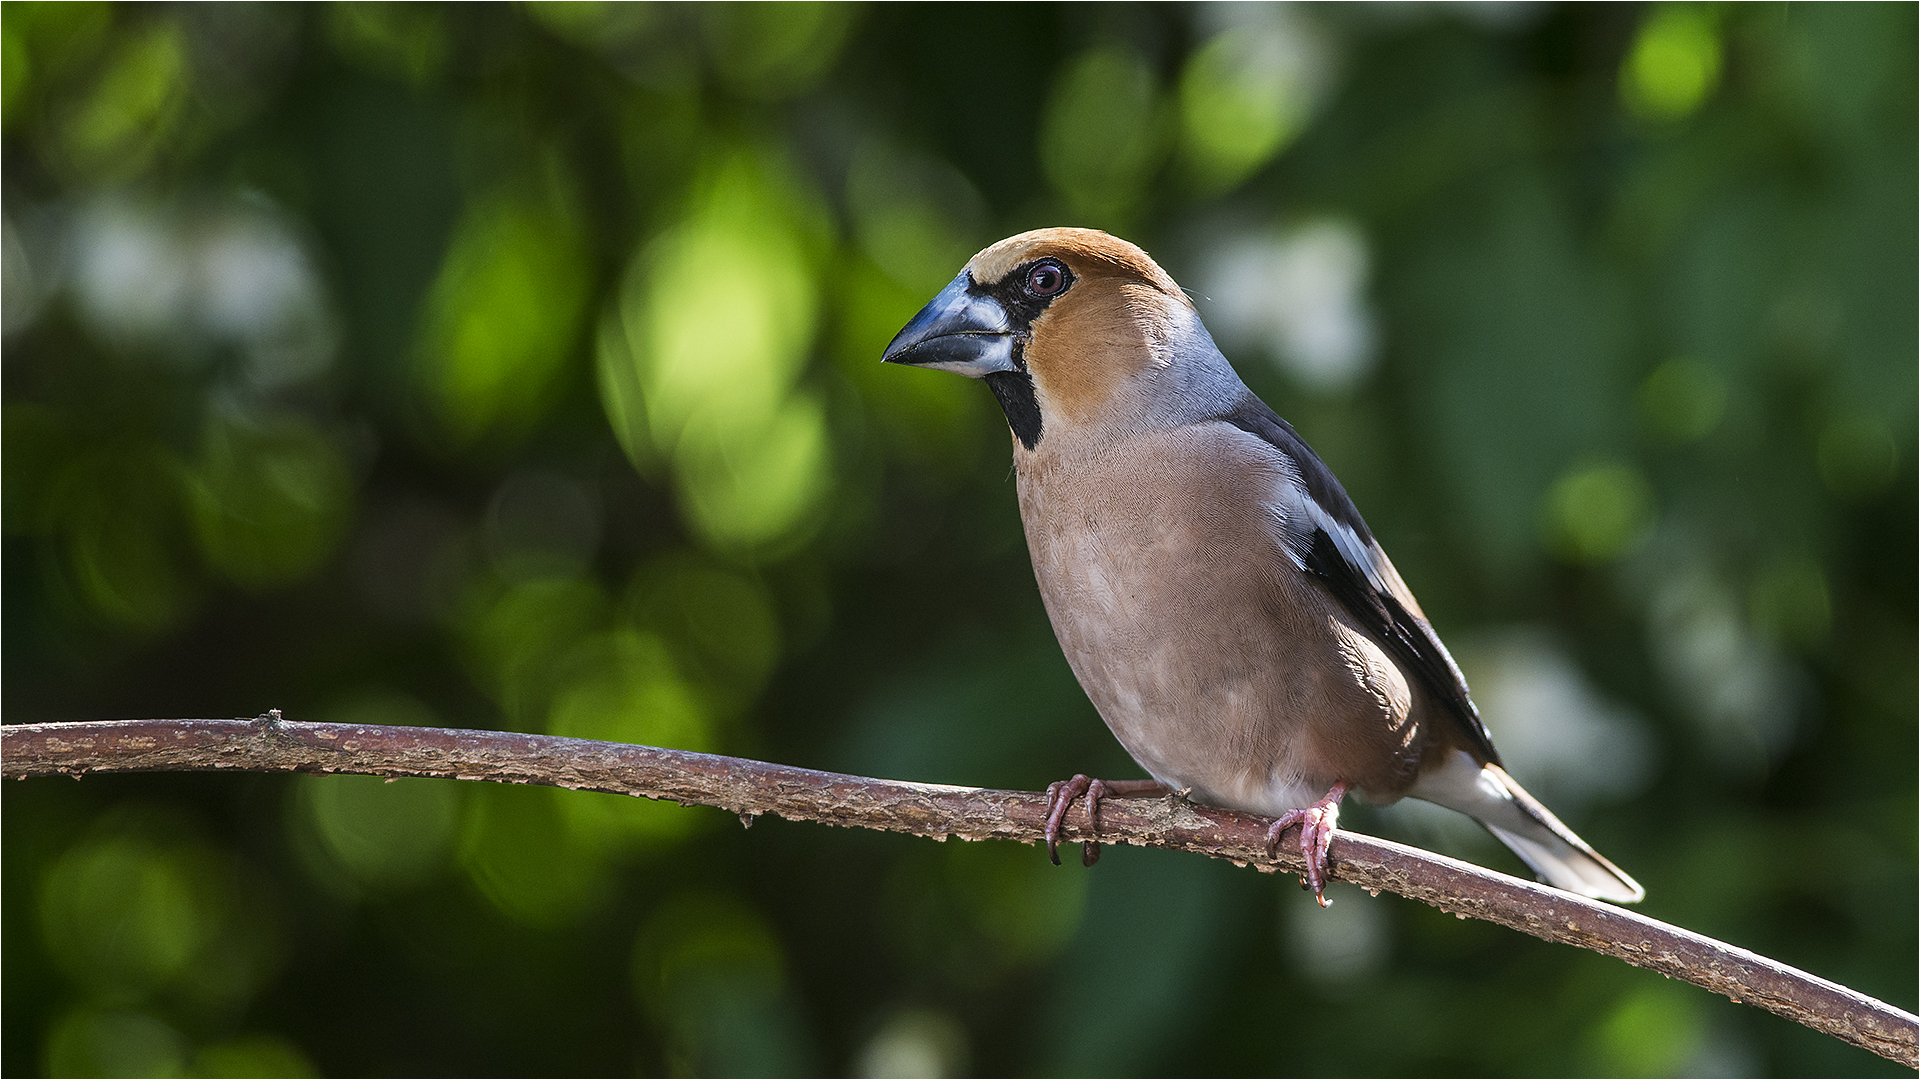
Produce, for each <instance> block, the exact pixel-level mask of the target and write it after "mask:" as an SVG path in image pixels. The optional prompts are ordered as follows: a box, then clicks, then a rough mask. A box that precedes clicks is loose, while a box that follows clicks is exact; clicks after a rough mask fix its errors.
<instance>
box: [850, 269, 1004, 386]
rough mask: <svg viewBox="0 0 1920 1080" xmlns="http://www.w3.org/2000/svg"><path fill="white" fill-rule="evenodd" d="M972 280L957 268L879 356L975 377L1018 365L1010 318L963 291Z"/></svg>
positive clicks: (991, 302)
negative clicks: (1015, 359)
mask: <svg viewBox="0 0 1920 1080" xmlns="http://www.w3.org/2000/svg"><path fill="white" fill-rule="evenodd" d="M972 284H973V279H972V277H971V276H970V275H969V274H968V273H967V272H966V271H965V270H962V271H960V275H959V276H958V277H956V278H954V279H953V281H952V282H950V283H948V285H947V287H946V288H944V289H941V290H940V294H939V295H938V296H935V297H934V298H933V299H932V300H929V301H927V306H926V307H923V308H921V309H920V314H918V315H915V316H914V317H913V318H912V319H911V320H910V321H908V323H907V325H906V326H904V327H902V328H901V330H900V332H899V333H898V334H895V335H894V337H893V342H892V343H891V344H889V345H888V346H887V351H886V355H884V356H882V357H881V358H880V359H881V361H882V362H884V363H889V364H912V365H913V366H915V367H925V368H938V369H940V370H941V371H953V372H958V373H959V374H961V375H966V376H969V377H971V378H975V379H978V378H981V377H983V376H987V375H991V374H993V373H994V372H996V371H1016V370H1018V368H1016V367H1015V366H1014V362H1013V333H1014V330H1013V321H1012V320H1011V319H1009V318H1008V317H1007V309H1006V308H1004V307H1001V306H1000V302H999V301H997V300H995V299H993V298H992V297H988V296H980V295H977V294H975V293H973V292H970V291H968V289H969V287H970V286H971V285H972Z"/></svg>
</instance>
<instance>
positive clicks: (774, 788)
mask: <svg viewBox="0 0 1920 1080" xmlns="http://www.w3.org/2000/svg"><path fill="white" fill-rule="evenodd" d="M215 769H228V770H236V771H245V772H309V773H365V774H371V775H375V776H430V777H452V778H454V779H459V780H490V781H495V782H500V783H510V784H546V785H551V786H555V787H564V788H573V789H577V790H582V791H604V792H612V793H614V794H620V795H635V796H642V797H645V798H649V799H668V800H672V801H674V802H679V803H682V804H685V805H700V806H715V807H719V808H720V809H723V810H727V811H729V812H731V813H734V814H738V815H739V816H740V818H741V820H742V821H743V822H745V823H747V824H751V823H752V820H753V818H754V817H755V816H756V815H759V814H777V815H779V816H781V817H784V818H788V819H790V820H794V821H817V822H822V823H825V824H828V825H842V826H847V827H852V828H864V829H880V830H884V831H888V832H903V833H912V834H915V835H919V836H932V837H938V838H942V839H944V838H946V837H949V836H957V837H960V838H961V839H965V840H987V839H1000V840H1019V841H1023V842H1025V843H1034V842H1037V841H1039V840H1040V839H1041V838H1042V825H1043V822H1044V819H1045V812H1046V797H1045V796H1044V795H1041V794H1039V793H1037V792H1027V791H993V790H988V789H984V788H966V787H947V786H944V785H937V784H913V783H903V782H900V781H895V780H873V779H868V778H866V777H861V776H847V775H843V774H840V773H829V772H817V771H815V770H812V769H796V768H790V767H788V766H784V765H770V764H767V763H765V762H759V761H749V760H746V759H744V758H731V757H720V756H718V755H714V754H693V753H687V752H685V751H680V750H658V749H654V748H652V747H646V746H627V745H623V744H619V743H604V742H590V741H587V740H584V739H562V738H556V737H553V736H548V735H519V734H514V733H511V732H499V731H459V730H452V729H447V728H412V727H380V726H369V725H359V724H303V723H292V722H288V721H284V720H282V719H281V718H280V716H279V713H278V712H277V711H275V712H272V713H269V714H267V715H265V716H262V717H260V718H258V719H255V720H251V721H248V720H110V721H99V722H92V723H74V724H31V725H16V726H8V727H0V776H4V777H8V778H17V779H25V778H26V777H29V776H47V775H54V774H66V775H70V776H73V777H76V778H78V777H79V776H81V775H83V774H85V773H89V772H157V771H199V770H215ZM1073 818H1074V819H1077V820H1074V821H1070V822H1069V828H1068V830H1067V832H1066V836H1067V837H1068V838H1070V839H1074V840H1080V839H1086V838H1088V837H1089V835H1090V834H1089V833H1088V831H1087V829H1086V827H1085V825H1084V824H1082V822H1084V821H1085V818H1084V816H1083V815H1082V814H1081V813H1080V812H1078V811H1076V812H1075V813H1074V815H1073ZM1267 824H1268V819H1266V818H1261V817H1257V816H1254V815H1251V814H1241V813H1235V812H1233V811H1228V810H1220V809H1216V808H1213V807H1208V806H1199V805H1196V804H1192V803H1188V802H1184V801H1181V800H1178V799H1172V798H1153V799H1147V798H1139V799H1119V798H1116V799H1111V800H1109V801H1107V802H1104V803H1102V804H1101V807H1100V822H1099V839H1100V840H1101V841H1103V842H1106V843H1121V844H1136V845H1142V846H1147V847H1160V848H1173V849H1177V850H1181V851H1191V852H1195V853H1198V854H1201V855H1208V856H1212V857H1214V858H1219V859H1229V860H1232V861H1233V862H1234V863H1235V864H1236V865H1239V866H1247V865H1251V866H1254V867H1256V868H1258V869H1260V870H1262V871H1266V872H1268V873H1271V872H1274V871H1276V870H1284V871H1287V872H1289V873H1297V872H1299V871H1300V869H1301V863H1300V859H1299V856H1298V855H1297V854H1294V853H1292V852H1290V851H1289V852H1285V853H1283V854H1282V855H1281V856H1280V858H1278V859H1272V858H1269V857H1268V856H1267V854H1266V831H1267ZM1332 858H1333V876H1334V877H1336V878H1339V879H1341V880H1345V881H1350V882H1353V883H1354V884H1356V885H1358V886H1360V887H1361V888H1363V889H1366V890H1368V891H1370V892H1373V893H1376V894H1377V893H1379V892H1380V891H1381V890H1383V889H1384V890H1386V891H1388V892H1394V893H1399V894H1400V895H1401V896H1405V897H1408V898H1410V899H1414V900H1419V901H1422V902H1424V903H1427V904H1431V905H1433V906H1434V907H1437V908H1439V909H1440V910H1442V911H1447V912H1452V913H1453V914H1455V915H1458V916H1460V917H1462V918H1468V917H1471V918H1475V919H1485V920H1486V921H1488V922H1493V923H1499V924H1500V925H1501V926H1506V927H1510V928H1512V929H1514V930H1519V931H1521V932H1523V933H1527V934H1532V935H1533V936H1534V937H1538V938H1544V939H1546V940H1548V941H1558V942H1562V943H1565V944H1568V945H1577V946H1579V947H1580V948H1583V949H1591V950H1593V951H1594V952H1599V953H1605V954H1606V955H1608V956H1612V957H1615V958H1618V959H1621V960H1625V961H1626V962H1627V963H1629V964H1633V965H1636V966H1638V967H1643V968H1648V969H1651V970H1653V971H1658V972H1660V973H1661V974H1663V975H1668V976H1671V977H1673V978H1676V979H1685V980H1686V981H1688V982H1691V983H1694V984H1695V985H1698V986H1702V987H1705V988H1706V989H1708V990H1712V991H1713V992H1715V993H1718V994H1724V995H1726V996H1727V997H1729V998H1732V999H1733V1000H1734V1001H1737V1002H1746V1003H1748V1004H1751V1005H1755V1006H1758V1007H1759V1008H1762V1009H1765V1010H1767V1011H1768V1012H1771V1013H1775V1014H1777V1015H1779V1016H1784V1017H1786V1018H1787V1019H1789V1020H1793V1021H1796V1022H1798V1023H1801V1024H1805V1025H1806V1026H1807V1027H1810V1028H1813V1029H1814V1030H1815V1031H1821V1032H1825V1033H1826V1034H1829V1035H1833V1036H1835V1037H1837V1038H1840V1039H1843V1040H1845V1041H1847V1042H1850V1043H1853V1044H1854V1045H1855V1046H1861V1047H1865V1048H1866V1049H1868V1050H1871V1051H1873V1052H1874V1053H1876V1054H1879V1055H1880V1056H1882V1057H1885V1058H1889V1059H1891V1060H1893V1061H1897V1062H1900V1063H1902V1064H1904V1065H1906V1066H1907V1067H1909V1068H1913V1067H1916V1066H1920V1018H1916V1017H1915V1016H1914V1015H1913V1014H1912V1013H1908V1012H1905V1011H1903V1010H1900V1009H1896V1008H1894V1007H1892V1006H1890V1005H1887V1004H1885V1003H1884V1002H1881V1001H1876V1000H1875V999H1873V998H1870V997H1868V996H1866V995H1865V994H1860V993H1856V992H1855V991H1852V990H1849V989H1847V988H1846V987H1844V986H1840V985H1838V984H1835V983H1831V982H1828V981H1827V980H1825V979H1821V978H1816V977H1815V976H1812V975H1808V974H1807V973H1805V972H1803V971H1798V970H1796V969H1794V968H1790V967H1788V966H1786V965H1784V964H1780V963H1776V962H1774V961H1772V960H1769V959H1767V958H1766V957H1763V956H1757V955H1755V954H1753V953H1750V952H1748V951H1746V950H1745V949H1739V948H1735V947H1733V946H1731V945H1727V944H1725V943H1724V942H1720V941H1715V940H1714V939H1712V938H1709V937H1704V936H1702V935H1700V934H1695V933H1692V932H1691V931H1687V930H1682V929H1680V928H1679V927H1675V926H1669V925H1667V924H1666V923H1662V922H1657V921H1655V920H1653V919H1649V918H1646V917H1645V916H1642V915H1636V914H1634V913H1633V912H1630V911H1626V910H1624V909H1621V908H1617V907H1612V906H1609V905H1606V904H1600V903H1595V902H1593V901H1590V900H1586V899H1583V898H1581V897H1577V896H1574V895H1572V894H1570V893H1565V892H1561V891H1559V890H1557V889H1552V888H1549V887H1547V886H1544V885H1537V884H1534V883H1532V882H1527V881H1521V880H1519V879H1518V878H1513V877H1508V876H1507V875H1505V874H1499V873H1495V872H1493V871H1491V870H1486V869H1482V868H1481V867H1478V866H1473V865H1470V864H1468V863H1463V862H1460V861H1458V860H1455V859H1449V858H1446V857H1444V856H1439V855H1434V854H1431V853H1429V852H1425V851H1421V850H1418V849H1417V848H1410V847H1406V846H1405V845H1402V844H1395V843H1392V842H1390V841H1386V840H1378V839H1375V838H1373V837H1370V836H1364V835H1361V834H1359V833H1350V832H1342V833H1339V834H1338V835H1337V836H1336V837H1335V839H1334V842H1333V850H1332Z"/></svg>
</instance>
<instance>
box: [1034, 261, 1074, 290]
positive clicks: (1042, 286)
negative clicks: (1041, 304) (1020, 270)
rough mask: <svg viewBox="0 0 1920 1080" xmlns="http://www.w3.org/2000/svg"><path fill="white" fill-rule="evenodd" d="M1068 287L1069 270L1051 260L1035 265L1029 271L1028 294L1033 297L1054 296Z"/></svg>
mask: <svg viewBox="0 0 1920 1080" xmlns="http://www.w3.org/2000/svg"><path fill="white" fill-rule="evenodd" d="M1066 287H1067V268H1066V267H1064V266H1061V265H1060V264H1059V263H1057V262H1054V261H1053V260H1051V259H1049V260H1047V261H1046V262H1042V263H1034V264H1033V269H1031V270H1028V271H1027V292H1028V293H1029V294H1030V295H1033V296H1053V295H1055V294H1057V293H1059V291H1060V290H1061V289H1064V288H1066Z"/></svg>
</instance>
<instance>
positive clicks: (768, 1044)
mask: <svg viewBox="0 0 1920 1080" xmlns="http://www.w3.org/2000/svg"><path fill="white" fill-rule="evenodd" d="M786 966H787V965H786V957H785V951H784V950H783V949H782V948H781V946H780V941H779V939H778V938H777V937H776V936H775V935H774V933H773V931H772V929H771V928H770V927H768V926H767V924H766V922H765V920H763V919H762V918H761V917H760V916H759V915H758V914H757V913H756V912H754V911H753V910H752V909H751V908H750V907H748V906H746V905H745V904H743V903H741V902H740V901H739V900H738V899H737V898H735V897H732V896H727V895H701V894H695V893H683V894H680V895H677V896H673V897H671V898H670V899H668V900H667V901H666V902H665V903H663V904H662V905H661V906H660V908H659V909H658V910H657V911H655V912H654V914H653V915H652V916H651V917H650V918H649V919H648V920H647V923H646V925H645V926H644V927H642V928H641V930H640V935H639V937H638V939H637V940H636V942H635V944H634V952H633V979H634V986H635V989H636V990H637V991H638V994H639V998H640V1001H641V1004H642V1006H643V1007H644V1008H645V1009H646V1010H647V1012H648V1013H649V1014H650V1015H651V1016H652V1017H653V1019H654V1022H655V1023H656V1024H658V1025H660V1026H661V1027H662V1028H663V1029H665V1032H666V1035H667V1038H668V1040H669V1049H668V1051H667V1053H668V1059H669V1060H670V1061H673V1062H675V1063H676V1064H677V1065H678V1066H679V1067H680V1069H682V1070H685V1071H688V1072H695V1073H700V1074H707V1075H722V1076H772V1075H798V1074H800V1073H803V1072H805V1071H808V1069H809V1068H810V1065H811V1061H810V1058H811V1057H812V1054H811V1053H810V1051H809V1048H808V1047H807V1045H806V1036H805V1032H804V1029H802V1028H801V1027H800V1024H799V1017H798V1016H797V1015H795V1013H794V1010H793V1006H792V1003H791V1002H790V1001H789V1000H788V999H787V995H786Z"/></svg>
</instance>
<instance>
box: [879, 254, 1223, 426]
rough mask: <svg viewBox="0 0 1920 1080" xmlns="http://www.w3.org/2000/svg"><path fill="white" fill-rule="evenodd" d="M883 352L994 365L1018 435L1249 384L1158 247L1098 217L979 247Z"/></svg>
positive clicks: (1166, 410)
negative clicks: (1095, 221) (1132, 240)
mask: <svg viewBox="0 0 1920 1080" xmlns="http://www.w3.org/2000/svg"><path fill="white" fill-rule="evenodd" d="M882 359H883V360H885V361H887V362H890V363H896V364H912V365H915V366H917V367H928V368H939V369H941V370H944V371H954V372H958V373H960V374H962V375H968V376H972V377H973V378H976V379H980V378H984V379H985V380H986V381H987V384H988V385H989V386H991V387H992V388H993V392H994V396H995V397H997V398H999V399H1000V405H1001V408H1002V409H1003V410H1004V411H1005V412H1006V414H1007V423H1008V425H1009V426H1010V427H1011V428H1012V429H1013V433H1014V435H1015V437H1017V438H1018V439H1019V440H1020V442H1021V443H1022V444H1023V445H1024V446H1025V447H1026V448H1027V449H1028V450H1033V449H1034V448H1035V447H1036V446H1037V445H1038V443H1039V442H1040V440H1041V439H1042V437H1044V436H1045V435H1046V434H1047V433H1049V432H1055V431H1061V430H1068V429H1072V430H1090V429H1095V430H1102V429H1104V430H1111V429H1114V428H1121V429H1132V430H1139V429H1142V428H1146V427H1150V426H1155V425H1159V424H1174V423H1180V422H1184V421H1185V420H1187V419H1191V418H1190V417H1187V416H1183V415H1177V414H1180V413H1184V412H1189V411H1192V410H1193V409H1195V408H1205V407H1210V406H1213V405H1215V404H1217V403H1218V402H1220V401H1226V400H1230V399H1231V398H1232V397H1233V396H1234V395H1235V394H1236V393H1244V390H1245V388H1244V386H1243V385H1242V384H1241V382H1240V380H1239V378H1238V377H1237V376H1235V375H1234V374H1233V371H1232V369H1231V368H1229V367H1228V366H1227V364H1226V361H1225V360H1223V359H1221V357H1220V353H1219V350H1218V349H1216V348H1215V347H1214V344H1213V339H1212V338H1211V337H1209V336H1208V335H1207V331H1206V329H1205V328H1204V327H1202V326H1201V325H1200V318H1199V316H1198V315H1197V314H1196V313H1195V311H1194V309H1193V305H1192V304H1191V303H1190V302H1188V300H1187V297H1186V295H1185V294H1184V293H1182V292H1181V291H1180V286H1178V285H1176V284H1174V281H1173V279H1172V278H1171V277H1169V276H1167V272H1166V271H1164V270H1162V269H1160V267H1159V266H1158V265H1157V264H1156V263H1155V262H1154V261H1153V260H1152V259H1151V258H1149V257H1148V256H1147V253H1146V252H1144V251H1142V250H1140V249H1139V248H1137V247H1135V246H1134V245H1132V244H1129V243H1127V242H1126V241H1125V240H1121V239H1119V238H1118V237H1114V236H1109V235H1107V234H1106V233H1103V232H1097V231H1095V230H1092V229H1039V230H1036V231H1034V232H1027V233H1021V234H1020V235H1018V236H1013V237H1009V238H1007V239H1005V240H1002V241H1000V242H999V243H997V244H995V245H993V246H992V247H989V248H987V249H986V250H985V251H982V252H981V253H980V254H978V255H975V256H974V257H973V258H972V259H970V260H968V262H967V265H966V266H965V267H964V268H963V269H962V270H961V271H960V273H959V275H958V276H957V277H955V278H954V279H953V281H952V282H951V283H949V284H948V285H947V287H946V288H944V289H942V290H941V291H940V293H939V295H937V296H935V297H934V298H933V299H932V300H931V301H929V302H928V303H927V306H926V307H924V308H922V309H920V313H919V314H918V315H915V316H914V317H913V319H912V320H911V321H910V322H908V323H907V325H906V326H905V327H904V328H903V329H902V330H901V331H900V333H899V334H897V335H895V337H894V339H893V342H892V344H890V345H888V346H887V351H886V354H885V356H883V357H882Z"/></svg>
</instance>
